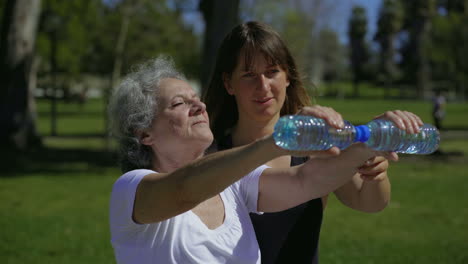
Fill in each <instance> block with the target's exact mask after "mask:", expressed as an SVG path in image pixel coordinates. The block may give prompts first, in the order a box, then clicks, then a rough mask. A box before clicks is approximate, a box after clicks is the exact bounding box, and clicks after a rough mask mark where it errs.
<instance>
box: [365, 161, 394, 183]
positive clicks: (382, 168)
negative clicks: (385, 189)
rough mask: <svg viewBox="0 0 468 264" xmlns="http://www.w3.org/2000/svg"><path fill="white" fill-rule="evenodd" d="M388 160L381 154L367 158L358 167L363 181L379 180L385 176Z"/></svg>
mask: <svg viewBox="0 0 468 264" xmlns="http://www.w3.org/2000/svg"><path fill="white" fill-rule="evenodd" d="M388 166H389V163H388V160H387V159H386V158H384V157H382V156H376V157H373V158H370V159H368V160H367V161H366V162H365V163H364V165H362V166H361V167H359V168H358V172H359V173H360V174H361V178H362V179H363V180H364V181H381V180H384V179H385V178H386V177H387V174H386V172H387V170H388Z"/></svg>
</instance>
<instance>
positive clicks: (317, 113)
mask: <svg viewBox="0 0 468 264" xmlns="http://www.w3.org/2000/svg"><path fill="white" fill-rule="evenodd" d="M297 115H310V116H314V117H318V118H322V119H323V120H325V122H327V124H329V125H330V126H332V127H334V128H343V126H344V122H343V118H342V117H341V115H340V113H338V112H336V111H335V110H334V109H333V108H331V107H326V106H320V105H314V106H305V107H304V108H302V109H301V110H299V112H297ZM339 154H340V149H339V148H338V147H332V148H330V149H327V150H320V151H293V152H292V153H291V155H293V156H298V157H301V156H302V157H303V156H310V157H311V158H319V157H330V156H337V155H339Z"/></svg>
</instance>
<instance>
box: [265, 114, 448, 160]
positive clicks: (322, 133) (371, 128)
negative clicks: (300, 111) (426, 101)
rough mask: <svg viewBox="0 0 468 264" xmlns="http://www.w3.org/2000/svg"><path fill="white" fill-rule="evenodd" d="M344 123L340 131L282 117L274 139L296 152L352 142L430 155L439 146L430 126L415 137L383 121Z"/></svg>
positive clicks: (321, 122)
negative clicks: (355, 124) (357, 123)
mask: <svg viewBox="0 0 468 264" xmlns="http://www.w3.org/2000/svg"><path fill="white" fill-rule="evenodd" d="M344 123H345V125H344V127H343V128H341V129H336V128H333V127H330V126H329V125H328V124H327V123H326V121H325V120H323V119H321V118H316V117H312V116H300V115H289V116H283V117H281V118H280V119H279V120H278V122H277V123H276V125H275V131H274V133H273V138H274V139H275V142H276V145H278V146H279V147H281V148H284V149H287V150H296V151H307V150H326V149H329V148H331V147H333V146H336V147H338V148H340V149H345V148H347V147H348V146H349V145H351V144H352V143H354V142H364V143H365V144H367V145H368V146H369V147H371V148H373V149H375V150H379V151H394V152H399V153H408V154H430V153H432V152H434V151H435V150H436V149H437V148H438V146H439V141H440V135H439V131H438V130H437V129H436V128H435V127H434V126H432V125H430V124H424V125H423V126H422V127H421V128H420V131H419V133H417V134H409V133H406V131H404V130H401V129H399V128H398V127H396V126H395V124H393V122H391V121H388V120H383V119H376V120H373V121H371V122H369V123H367V124H365V125H361V126H353V125H352V124H351V123H349V122H348V121H345V122H344Z"/></svg>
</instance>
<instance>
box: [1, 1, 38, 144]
mask: <svg viewBox="0 0 468 264" xmlns="http://www.w3.org/2000/svg"><path fill="white" fill-rule="evenodd" d="M40 7H41V1H40V0H16V1H15V0H8V1H7V2H6V5H5V8H4V15H3V22H2V29H1V33H0V78H1V81H2V85H1V88H0V123H1V124H2V129H0V141H1V142H0V146H2V147H6V148H13V149H17V150H26V149H28V148H30V147H33V146H37V145H40V144H41V139H40V136H39V134H38V132H37V129H36V109H35V103H34V97H33V90H34V88H35V80H36V78H35V74H36V73H35V68H36V67H34V63H33V60H34V46H35V40H36V31H37V27H38V21H39V12H40Z"/></svg>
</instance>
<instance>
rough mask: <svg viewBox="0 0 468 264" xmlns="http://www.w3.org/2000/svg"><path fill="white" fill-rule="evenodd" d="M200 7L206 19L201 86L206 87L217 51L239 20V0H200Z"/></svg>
mask: <svg viewBox="0 0 468 264" xmlns="http://www.w3.org/2000/svg"><path fill="white" fill-rule="evenodd" d="M199 9H200V11H201V12H202V14H203V19H204V20H205V37H204V41H203V52H202V54H203V55H202V61H203V67H202V72H201V77H200V79H201V87H202V89H203V87H206V86H207V85H208V82H209V80H210V78H211V74H212V72H213V69H214V66H215V63H216V55H217V54H216V52H217V50H218V48H219V45H221V41H222V40H223V38H224V36H225V35H226V34H227V33H228V32H229V31H230V30H231V29H232V28H233V27H234V26H235V25H236V24H238V22H239V0H224V1H216V0H200V5H199Z"/></svg>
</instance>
